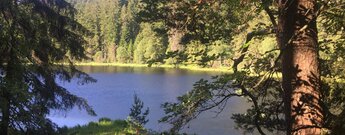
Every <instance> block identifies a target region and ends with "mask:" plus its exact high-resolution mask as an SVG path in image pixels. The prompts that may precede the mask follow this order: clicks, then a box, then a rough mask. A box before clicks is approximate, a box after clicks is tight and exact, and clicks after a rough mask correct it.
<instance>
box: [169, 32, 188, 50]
mask: <svg viewBox="0 0 345 135" xmlns="http://www.w3.org/2000/svg"><path fill="white" fill-rule="evenodd" d="M184 35H185V33H184V32H183V31H182V30H178V29H175V28H172V29H171V30H170V31H169V45H170V50H171V51H181V50H182V49H183V46H182V44H181V40H182V38H183V36H184Z"/></svg>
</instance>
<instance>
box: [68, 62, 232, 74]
mask: <svg viewBox="0 0 345 135" xmlns="http://www.w3.org/2000/svg"><path fill="white" fill-rule="evenodd" d="M74 65H75V66H118V67H146V68H176V69H185V70H191V71H207V72H225V73H233V72H232V70H230V67H219V68H202V67H199V66H195V65H190V66H186V65H179V66H177V67H175V66H174V65H166V64H160V65H157V64H153V65H152V66H151V67H149V66H148V64H133V63H100V62H76V63H74Z"/></svg>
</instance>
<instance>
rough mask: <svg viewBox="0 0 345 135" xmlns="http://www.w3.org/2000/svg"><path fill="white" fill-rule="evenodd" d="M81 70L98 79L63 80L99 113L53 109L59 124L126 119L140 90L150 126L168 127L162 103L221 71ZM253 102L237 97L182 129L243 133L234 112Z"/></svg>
mask: <svg viewBox="0 0 345 135" xmlns="http://www.w3.org/2000/svg"><path fill="white" fill-rule="evenodd" d="M78 68H79V69H80V70H82V71H84V72H86V73H88V74H89V75H91V76H92V77H94V78H95V79H97V83H92V84H86V85H77V83H76V80H72V82H71V83H67V82H59V84H61V85H62V86H64V87H65V88H67V89H68V90H69V91H70V92H71V93H73V94H75V95H77V96H80V97H83V98H85V99H86V100H87V101H88V103H89V104H90V105H91V106H92V107H93V109H94V110H95V112H96V113H97V116H89V115H88V114H87V113H86V112H85V111H83V110H79V109H78V108H73V109H72V110H70V111H68V112H60V111H52V112H51V114H50V116H49V118H50V119H51V120H52V121H53V122H55V123H57V124H58V125H59V126H68V127H72V126H76V125H78V124H79V125H84V124H87V123H89V122H90V121H98V119H99V118H101V117H108V118H111V119H126V118H127V116H128V114H129V112H130V107H131V105H132V103H133V95H134V93H137V95H138V96H139V97H140V99H141V100H142V101H143V102H144V105H145V107H149V108H150V114H149V116H148V118H149V122H148V123H147V124H146V125H145V127H146V128H149V129H153V130H156V131H164V130H166V129H168V128H169V125H168V124H166V123H158V120H159V119H160V118H161V117H163V116H164V112H163V109H162V108H161V104H162V103H164V102H174V101H176V97H177V96H180V95H182V94H184V93H186V92H187V91H189V90H191V89H192V86H193V83H194V82H196V81H198V80H199V79H202V78H204V79H210V78H211V76H214V75H220V74H221V73H220V72H202V71H189V70H183V69H172V68H146V67H116V66H80V67H78ZM248 106H249V104H248V103H246V102H244V100H243V99H240V98H233V99H230V100H229V102H228V103H227V108H226V109H225V110H224V111H223V112H222V113H220V114H219V115H218V116H217V113H215V112H214V111H215V110H213V111H212V110H211V111H208V112H205V113H202V114H201V115H199V117H198V119H195V120H193V121H192V122H191V123H190V124H189V125H188V126H186V127H185V128H184V129H183V130H182V132H186V133H196V134H199V135H229V134H234V135H236V134H242V131H239V130H236V129H235V128H234V122H233V120H231V118H230V117H231V114H233V113H240V112H244V111H245V110H246V109H247V108H248ZM216 116H217V117H216Z"/></svg>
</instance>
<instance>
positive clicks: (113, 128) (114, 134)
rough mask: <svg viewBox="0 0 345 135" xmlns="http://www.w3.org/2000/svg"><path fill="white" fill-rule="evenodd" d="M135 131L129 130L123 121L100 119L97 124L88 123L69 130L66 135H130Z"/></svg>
mask: <svg viewBox="0 0 345 135" xmlns="http://www.w3.org/2000/svg"><path fill="white" fill-rule="evenodd" d="M134 133H135V131H133V130H130V129H129V124H128V123H127V122H126V121H125V120H114V121H112V120H110V119H107V118H103V119H100V120H99V121H98V122H90V123H89V124H87V125H84V126H79V125H78V126H75V127H73V128H69V129H68V131H67V134H68V135H131V134H134Z"/></svg>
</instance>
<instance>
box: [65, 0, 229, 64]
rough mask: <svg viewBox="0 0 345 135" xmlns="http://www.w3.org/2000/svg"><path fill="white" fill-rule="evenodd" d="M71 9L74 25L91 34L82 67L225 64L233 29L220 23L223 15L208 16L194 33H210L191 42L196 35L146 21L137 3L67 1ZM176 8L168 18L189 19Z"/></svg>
mask: <svg viewBox="0 0 345 135" xmlns="http://www.w3.org/2000/svg"><path fill="white" fill-rule="evenodd" d="M71 3H72V4H74V5H75V7H76V9H77V11H78V13H77V15H76V20H77V21H78V22H79V23H80V24H82V25H83V26H84V27H86V28H87V29H88V30H89V31H90V32H91V33H92V34H91V35H89V36H85V37H84V39H85V40H86V41H87V44H86V46H85V47H86V52H87V56H88V57H89V58H90V59H88V60H84V61H83V62H107V63H112V62H116V63H138V64H154V63H158V64H174V65H176V66H177V65H179V64H188V65H190V64H192V65H199V66H203V67H205V66H209V67H210V66H222V65H228V64H229V58H230V57H229V56H230V55H231V53H230V48H229V42H230V38H231V36H230V35H229V33H227V32H228V31H230V30H231V29H232V28H234V26H232V25H229V23H224V22H228V20H227V19H230V17H229V16H227V15H226V10H223V11H222V12H219V13H216V12H215V11H213V12H215V13H213V15H215V16H207V17H208V18H207V19H209V20H208V22H206V24H204V23H202V24H203V26H201V25H198V27H200V28H203V29H208V31H209V33H203V35H201V36H200V34H198V37H196V36H195V35H196V34H195V32H196V31H194V33H192V32H189V31H188V30H181V29H177V28H171V27H167V24H169V22H166V21H164V20H162V21H159V22H152V23H151V22H147V21H145V19H146V18H147V17H146V16H147V15H148V14H145V12H143V7H144V6H145V5H143V4H144V3H142V2H141V1H140V0H126V1H125V0H84V1H80V0H72V1H71ZM175 6H177V5H175ZM183 6H188V5H183ZM172 7H174V5H172ZM177 8H179V7H176V9H172V11H171V15H169V16H175V17H178V16H180V15H181V17H182V18H181V19H187V18H188V13H181V12H179V11H178V9H177ZM213 8H215V9H216V8H224V9H225V8H227V7H226V6H222V7H216V6H215V7H213ZM200 17H203V16H200ZM204 20H205V19H204ZM177 21H180V22H183V20H177ZM170 24H172V23H170ZM178 25H181V26H182V25H183V24H178ZM211 25H212V26H211ZM189 29H196V28H189ZM218 37H221V38H218Z"/></svg>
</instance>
